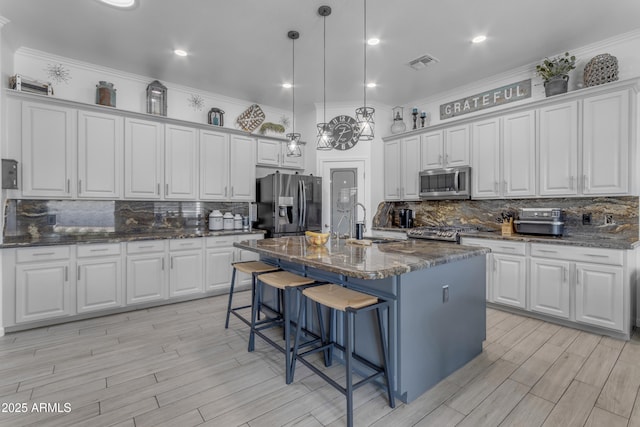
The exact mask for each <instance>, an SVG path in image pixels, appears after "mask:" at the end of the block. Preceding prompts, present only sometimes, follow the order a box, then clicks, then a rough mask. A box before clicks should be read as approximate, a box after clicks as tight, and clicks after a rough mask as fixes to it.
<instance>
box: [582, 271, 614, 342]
mask: <svg viewBox="0 0 640 427" xmlns="http://www.w3.org/2000/svg"><path fill="white" fill-rule="evenodd" d="M622 287H623V270H622V267H613V266H608V265H597V264H587V263H576V321H577V322H582V323H588V324H590V325H596V326H603V327H605V328H610V329H615V330H619V331H621V330H622V329H623V325H622V318H623V312H624V301H623V289H622Z"/></svg>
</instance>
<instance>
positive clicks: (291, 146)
mask: <svg viewBox="0 0 640 427" xmlns="http://www.w3.org/2000/svg"><path fill="white" fill-rule="evenodd" d="M287 139H288V142H287V156H289V157H300V156H302V150H301V149H300V134H299V133H295V132H294V133H288V134H287Z"/></svg>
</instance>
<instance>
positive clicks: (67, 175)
mask: <svg viewBox="0 0 640 427" xmlns="http://www.w3.org/2000/svg"><path fill="white" fill-rule="evenodd" d="M76 114H77V113H76V110H72V109H69V108H62V107H56V106H52V105H44V104H37V103H33V102H23V103H22V183H23V186H22V195H23V196H35V197H51V198H70V197H72V196H73V195H74V192H73V191H72V189H71V182H72V180H74V176H73V172H74V167H73V158H74V156H73V147H74V145H75V142H76Z"/></svg>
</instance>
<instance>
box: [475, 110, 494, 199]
mask: <svg viewBox="0 0 640 427" xmlns="http://www.w3.org/2000/svg"><path fill="white" fill-rule="evenodd" d="M471 149H472V151H473V153H472V156H473V167H472V168H471V190H472V191H471V196H472V197H474V198H477V197H498V196H500V194H501V189H500V186H501V182H500V119H491V120H486V121H483V122H478V123H474V124H473V142H472V144H471Z"/></svg>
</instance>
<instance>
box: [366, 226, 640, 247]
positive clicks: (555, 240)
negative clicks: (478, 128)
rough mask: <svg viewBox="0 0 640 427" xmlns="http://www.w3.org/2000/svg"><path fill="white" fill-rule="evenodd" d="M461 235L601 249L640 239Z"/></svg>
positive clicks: (399, 230) (400, 230)
mask: <svg viewBox="0 0 640 427" xmlns="http://www.w3.org/2000/svg"><path fill="white" fill-rule="evenodd" d="M374 230H379V231H393V232H397V233H406V231H407V229H405V228H397V227H393V228H388V227H387V228H381V227H374ZM462 237H463V238H464V237H475V238H480V239H492V240H507V241H516V242H531V243H548V244H553V245H571V246H583V247H589V248H602V249H635V248H636V247H638V246H640V240H638V236H636V237H634V238H626V236H616V235H613V234H611V233H609V234H603V233H601V234H581V235H580V234H569V235H566V236H560V237H553V236H537V235H532V234H517V233H514V234H513V235H511V236H503V235H502V233H501V232H500V231H499V230H496V231H495V232H477V233H462Z"/></svg>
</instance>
